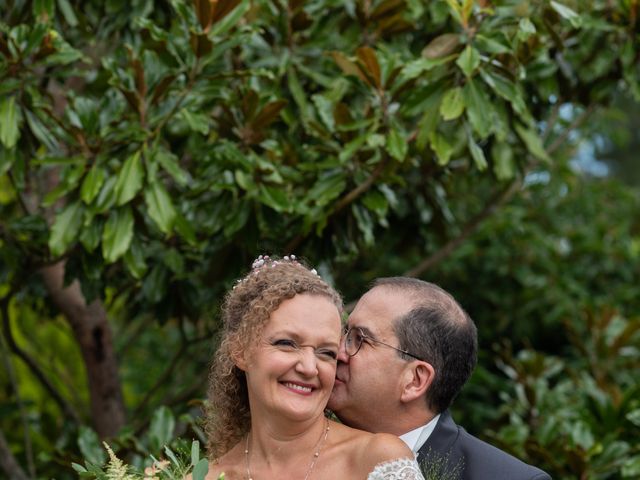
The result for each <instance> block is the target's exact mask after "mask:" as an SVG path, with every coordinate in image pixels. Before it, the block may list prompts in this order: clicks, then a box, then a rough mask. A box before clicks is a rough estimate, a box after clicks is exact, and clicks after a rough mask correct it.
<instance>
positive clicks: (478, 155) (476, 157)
mask: <svg viewBox="0 0 640 480" xmlns="http://www.w3.org/2000/svg"><path fill="white" fill-rule="evenodd" d="M468 145H469V152H471V157H472V158H473V161H474V163H475V164H476V168H477V169H478V170H480V171H481V172H483V171H484V170H486V169H487V159H486V158H485V156H484V152H483V151H482V148H480V147H479V146H478V144H477V143H476V142H475V141H474V140H473V137H472V136H471V135H469V140H468Z"/></svg>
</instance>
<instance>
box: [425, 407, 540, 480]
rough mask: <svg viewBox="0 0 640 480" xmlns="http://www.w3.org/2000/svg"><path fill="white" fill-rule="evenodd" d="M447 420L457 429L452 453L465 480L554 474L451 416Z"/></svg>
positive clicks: (528, 479)
mask: <svg viewBox="0 0 640 480" xmlns="http://www.w3.org/2000/svg"><path fill="white" fill-rule="evenodd" d="M445 420H449V422H448V426H449V427H450V428H451V427H453V428H452V429H455V430H456V432H455V435H453V436H452V437H451V438H455V440H453V442H452V443H451V444H449V452H448V453H449V454H451V455H453V457H455V458H457V459H458V461H459V462H460V463H461V467H462V470H463V471H464V474H463V475H462V479H464V480H475V479H478V480H480V479H486V478H491V479H493V480H550V478H551V477H550V476H549V475H548V474H547V473H545V472H544V471H542V470H540V469H539V468H537V467H534V466H532V465H529V464H527V463H525V462H523V461H522V460H520V459H518V458H516V457H514V456H513V455H511V454H509V453H507V452H505V451H504V450H501V449H499V448H497V447H495V446H493V445H491V444H489V443H487V442H485V441H483V440H480V439H479V438H477V437H475V436H473V435H471V434H470V433H469V432H467V431H466V430H465V429H464V428H463V427H461V426H459V425H457V424H455V423H454V422H453V420H451V419H450V418H449V419H445ZM451 433H453V432H451ZM434 434H436V435H437V432H434Z"/></svg>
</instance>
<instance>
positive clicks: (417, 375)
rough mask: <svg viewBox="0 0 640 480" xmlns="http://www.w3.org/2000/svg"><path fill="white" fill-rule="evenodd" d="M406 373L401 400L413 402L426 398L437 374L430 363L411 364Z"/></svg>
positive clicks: (415, 362) (416, 362) (417, 362)
mask: <svg viewBox="0 0 640 480" xmlns="http://www.w3.org/2000/svg"><path fill="white" fill-rule="evenodd" d="M408 367H409V368H407V369H406V370H405V373H404V378H403V379H404V384H403V388H402V395H401V396H400V400H401V401H403V402H406V403H408V402H411V401H413V400H415V399H417V398H421V397H424V396H425V394H426V393H427V390H429V387H431V384H432V383H433V381H434V380H435V378H436V372H435V370H434V368H433V366H432V365H431V364H430V363H427V362H423V361H422V360H418V361H414V362H411V363H410V364H409V365H408Z"/></svg>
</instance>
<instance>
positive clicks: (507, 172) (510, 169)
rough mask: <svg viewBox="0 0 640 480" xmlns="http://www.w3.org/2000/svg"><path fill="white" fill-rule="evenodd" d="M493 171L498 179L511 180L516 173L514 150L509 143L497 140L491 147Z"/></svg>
mask: <svg viewBox="0 0 640 480" xmlns="http://www.w3.org/2000/svg"><path fill="white" fill-rule="evenodd" d="M491 157H492V158H493V173H494V174H495V176H496V178H497V179H498V180H511V179H512V178H513V177H514V175H515V172H514V164H513V151H512V150H511V147H510V146H509V144H508V143H505V142H496V143H494V144H493V147H492V148H491Z"/></svg>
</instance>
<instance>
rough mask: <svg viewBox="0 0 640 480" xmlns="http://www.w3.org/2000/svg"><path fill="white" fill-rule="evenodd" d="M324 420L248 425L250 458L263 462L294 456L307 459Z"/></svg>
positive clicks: (323, 431) (324, 429)
mask: <svg viewBox="0 0 640 480" xmlns="http://www.w3.org/2000/svg"><path fill="white" fill-rule="evenodd" d="M327 426H328V421H327V420H326V419H325V418H324V417H320V418H318V419H316V420H314V421H310V422H304V423H302V422H294V423H288V422H287V423H282V422H278V423H273V422H270V423H267V422H260V423H258V422H256V423H255V424H254V422H252V425H251V431H250V432H249V434H248V435H249V438H248V439H249V442H248V447H249V451H250V453H251V456H252V457H259V458H262V459H264V460H266V461H267V462H272V461H276V462H277V461H279V459H280V458H286V459H291V458H292V457H295V456H297V454H298V453H299V454H300V456H302V457H305V458H310V457H311V455H312V454H313V453H314V452H312V450H314V448H316V447H317V446H318V443H319V441H320V440H321V438H322V437H323V436H324V434H325V431H326V428H327Z"/></svg>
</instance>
